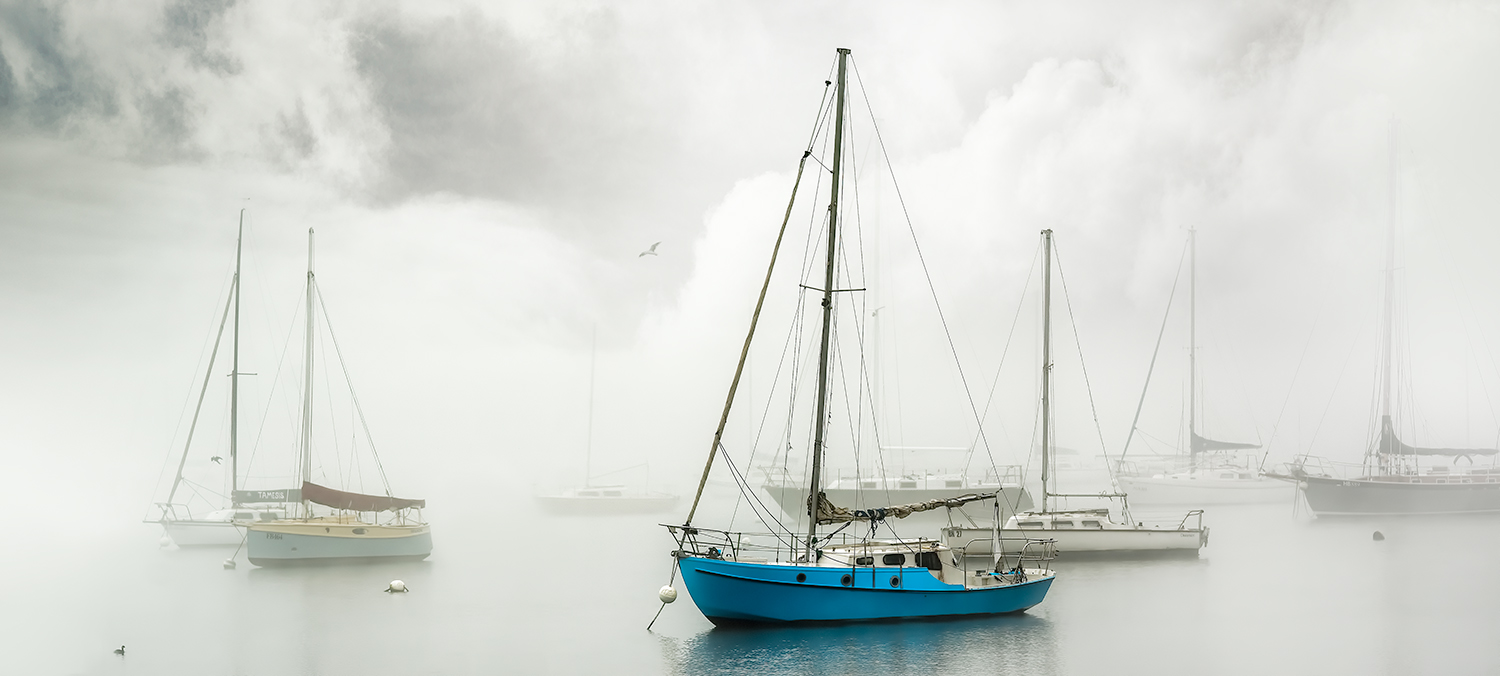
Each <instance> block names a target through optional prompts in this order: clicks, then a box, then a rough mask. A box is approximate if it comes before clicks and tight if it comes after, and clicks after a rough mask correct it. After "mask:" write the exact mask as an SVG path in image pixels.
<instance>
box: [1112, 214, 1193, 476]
mask: <svg viewBox="0 0 1500 676" xmlns="http://www.w3.org/2000/svg"><path fill="white" fill-rule="evenodd" d="M1187 252H1188V245H1187V244H1186V243H1184V244H1183V245H1182V256H1181V257H1180V258H1178V259H1177V274H1176V276H1174V277H1172V290H1171V292H1169V293H1168V294H1167V310H1166V312H1163V313H1162V316H1161V330H1159V331H1157V332H1156V347H1154V348H1152V349H1151V364H1150V365H1149V366H1147V367H1146V382H1145V383H1144V384H1142V385H1141V399H1140V401H1139V402H1137V403H1136V405H1135V418H1134V419H1132V420H1131V421H1130V433H1129V434H1127V435H1126V436H1125V445H1124V446H1123V447H1121V448H1120V462H1124V461H1125V454H1126V453H1129V452H1130V440H1131V439H1133V438H1135V433H1136V432H1137V429H1136V428H1137V427H1139V426H1140V422H1141V409H1142V408H1145V406H1146V392H1147V391H1148V390H1149V389H1150V388H1151V373H1152V372H1153V371H1155V370H1156V357H1157V356H1158V355H1159V354H1160V353H1161V339H1162V336H1165V335H1167V319H1168V318H1169V317H1171V316H1172V299H1173V298H1175V297H1176V296H1177V282H1179V281H1182V262H1183V261H1184V260H1187ZM1106 464H1107V463H1106Z"/></svg>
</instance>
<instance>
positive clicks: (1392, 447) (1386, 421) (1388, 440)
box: [1376, 416, 1497, 456]
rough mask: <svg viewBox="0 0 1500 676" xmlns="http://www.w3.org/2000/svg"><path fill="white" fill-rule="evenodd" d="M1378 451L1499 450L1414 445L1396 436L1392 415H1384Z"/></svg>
mask: <svg viewBox="0 0 1500 676" xmlns="http://www.w3.org/2000/svg"><path fill="white" fill-rule="evenodd" d="M1376 452H1377V453H1380V454H1381V455H1451V456H1460V455H1494V454H1495V453H1496V452H1497V451H1496V449H1493V448H1422V447H1419V446H1412V445H1410V444H1407V443H1406V442H1403V441H1401V440H1400V439H1398V438H1397V437H1396V428H1395V426H1394V425H1392V424H1391V417H1390V416H1382V418H1381V421H1380V445H1379V446H1377V447H1376Z"/></svg>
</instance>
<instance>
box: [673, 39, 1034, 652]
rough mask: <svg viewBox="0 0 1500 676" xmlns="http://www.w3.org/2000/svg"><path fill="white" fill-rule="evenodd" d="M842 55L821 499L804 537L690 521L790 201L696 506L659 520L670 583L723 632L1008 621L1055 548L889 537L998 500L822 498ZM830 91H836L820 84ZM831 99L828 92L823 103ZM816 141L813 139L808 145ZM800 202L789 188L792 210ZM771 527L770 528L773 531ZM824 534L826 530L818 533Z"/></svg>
mask: <svg viewBox="0 0 1500 676" xmlns="http://www.w3.org/2000/svg"><path fill="white" fill-rule="evenodd" d="M849 56H850V51H849V50H848V49H839V50H838V65H837V72H838V75H837V81H836V82H837V87H836V89H835V90H834V102H833V108H831V109H829V108H820V111H819V119H820V120H822V119H823V118H824V115H825V114H826V113H829V112H831V113H832V115H831V117H832V122H833V138H832V141H833V151H832V157H831V161H830V162H829V163H827V164H825V163H824V162H823V160H821V159H818V158H814V161H815V162H817V163H818V164H819V165H820V166H822V167H824V168H826V169H827V170H828V171H829V172H830V173H831V174H832V184H831V187H830V195H831V196H830V198H829V203H828V212H827V217H826V219H825V220H824V221H823V226H824V229H825V230H826V231H827V240H826V261H825V269H824V276H823V280H822V281H823V284H822V288H821V289H817V288H812V287H810V286H805V285H804V286H805V288H807V289H809V290H811V291H813V292H818V293H820V294H821V296H822V309H821V344H820V348H819V357H818V372H817V382H818V385H817V400H816V405H815V408H816V412H815V413H814V415H813V417H812V423H811V427H812V437H813V439H812V447H811V453H810V458H809V460H810V468H811V472H810V474H811V475H810V476H809V477H808V479H809V482H808V485H809V486H810V488H809V492H808V495H809V496H816V498H815V499H809V500H808V501H807V512H806V516H807V530H806V531H805V533H793V531H792V529H791V528H788V527H786V526H784V525H782V524H780V523H779V522H778V523H776V524H775V525H774V526H772V530H774V531H777V532H774V533H765V534H752V533H741V532H732V531H727V530H714V529H708V528H701V527H698V526H694V525H693V517H694V516H695V515H696V514H697V510H698V507H699V504H700V500H701V499H702V497H703V490H704V487H705V486H706V485H707V483H708V476H709V472H710V470H711V469H712V468H713V464H714V460H715V458H716V457H717V455H718V451H719V449H720V448H721V447H722V440H723V436H724V428H725V425H726V424H727V422H728V420H729V413H730V409H731V407H732V406H733V403H734V396H735V391H736V390H737V388H738V387H739V383H740V378H741V376H742V375H743V373H744V369H745V362H746V357H747V355H748V354H749V349H750V345H751V341H752V339H753V338H754V335H755V327H756V324H757V323H758V321H759V318H760V313H761V309H762V308H763V307H764V303H765V298H766V291H767V289H768V288H769V286H770V282H771V275H772V272H773V271H774V269H775V264H776V254H777V252H779V251H780V249H781V243H782V239H783V237H784V236H785V234H786V226H787V222H788V221H789V220H790V217H791V213H792V205H788V207H787V211H786V217H785V218H784V219H783V221H782V225H781V231H780V234H778V236H777V240H776V244H775V247H774V248H773V251H772V255H771V263H770V266H769V268H768V270H767V271H766V280H765V284H764V285H762V287H761V291H760V297H759V300H758V301H757V303H756V307H755V312H754V315H753V316H752V318H751V321H750V329H749V334H748V335H747V336H746V337H745V344H744V348H743V349H742V350H741V353H740V361H739V365H738V366H737V367H736V369H735V374H734V379H733V380H732V381H731V384H730V387H729V396H728V398H727V400H726V401H725V404H724V410H723V414H722V415H721V417H720V419H719V426H718V429H717V431H716V432H715V433H714V439H713V445H712V447H711V448H710V451H709V455H708V461H707V464H706V465H705V466H704V469H703V476H702V479H701V480H700V481H699V484H698V491H697V494H696V495H695V496H694V498H693V505H692V508H691V509H690V510H689V512H688V515H687V518H686V519H685V520H684V521H683V522H682V523H681V524H663V525H665V526H666V528H667V530H668V532H669V533H670V534H671V535H672V539H673V541H674V543H675V545H676V546H675V548H674V549H673V551H672V556H673V558H674V561H675V565H674V568H673V578H674V581H675V577H676V574H677V573H679V572H680V573H681V575H682V580H683V584H684V585H685V586H686V587H687V590H688V592H689V594H690V595H691V597H692V599H693V602H694V603H695V604H696V605H697V606H698V609H699V610H700V611H702V612H703V614H704V616H706V617H707V618H708V619H709V620H710V621H712V622H713V623H715V624H718V625H723V624H736V623H791V622H847V621H862V620H897V619H908V618H931V617H946V616H974V615H994V614H1002V613H1015V612H1021V611H1025V610H1026V609H1028V608H1031V607H1033V606H1035V605H1036V604H1038V603H1041V602H1042V599H1043V598H1045V597H1046V595H1047V590H1048V589H1049V588H1050V587H1051V585H1052V580H1053V572H1052V571H1051V569H1050V560H1051V558H1052V555H1053V552H1054V548H1053V543H1052V542H1051V541H1050V540H1025V541H1023V542H1020V543H1016V544H1014V545H1012V546H1009V547H1005V548H1002V547H1000V546H997V545H998V542H997V541H998V539H999V532H998V531H992V532H991V533H989V534H988V536H987V537H986V536H981V537H980V539H982V540H983V548H977V547H975V548H973V549H976V550H980V551H984V552H1001V551H1010V552H1011V553H1009V554H1002V555H1000V556H999V557H997V558H989V559H984V560H982V562H981V564H972V563H971V561H973V558H972V557H970V556H968V555H967V554H968V553H969V551H970V545H972V544H974V543H966V542H948V543H943V542H939V541H937V540H933V539H926V538H902V537H895V536H894V529H893V528H890V527H889V526H888V523H887V522H888V521H889V520H892V519H899V518H902V517H905V516H908V515H910V514H914V513H918V512H924V511H929V510H935V509H950V510H951V509H955V508H957V507H960V506H962V505H965V504H969V503H976V502H989V503H991V504H992V505H993V506H994V509H995V510H996V517H997V518H996V521H997V522H998V520H999V519H998V516H999V514H998V510H999V503H998V501H997V495H998V492H991V493H968V494H964V495H959V496H954V497H947V498H937V499H930V500H927V501H924V502H918V503H912V504H903V505H894V506H891V507H884V508H876V509H863V510H849V509H845V508H842V507H838V506H836V505H834V504H832V503H831V502H830V501H829V500H828V497H827V496H826V495H825V494H824V493H823V491H822V490H821V488H822V486H823V483H822V476H821V473H822V468H823V456H824V453H825V450H826V443H825V441H826V433H827V431H828V427H829V408H828V407H829V401H830V396H829V395H830V392H829V387H830V372H831V369H832V368H833V365H832V364H831V363H830V343H831V333H832V328H833V326H834V322H833V309H834V294H835V293H839V292H844V291H859V290H862V289H839V288H837V286H838V282H840V281H844V282H848V281H849V280H847V279H845V280H840V279H839V275H838V272H839V270H840V263H844V267H843V268H842V269H844V270H848V269H849V265H848V263H847V262H845V261H841V260H840V257H839V256H840V252H841V251H842V249H841V242H840V239H839V232H840V224H841V222H840V220H839V198H840V196H841V195H842V194H843V184H842V179H843V173H844V157H843V156H844V145H845V144H844V141H845V139H844V133H845V132H844V127H845V111H846V105H845V97H846V90H847V74H848V65H849ZM831 84H833V83H832V82H828V83H825V85H831ZM825 92H826V89H825ZM827 103H828V101H827V94H826V93H825V95H824V105H825V106H826V105H827ZM820 126H821V125H820ZM816 137H817V134H816V133H815V134H814V138H816ZM813 154H814V152H813V141H809V144H808V147H807V149H806V150H805V151H804V153H803V155H802V160H801V163H800V165H799V166H798V170H797V179H796V183H797V184H798V185H800V183H801V180H802V175H803V169H804V168H805V167H806V165H807V160H808V158H809V157H810V156H813ZM796 194H797V189H796V186H794V187H793V189H792V199H793V202H794V203H795V199H796ZM809 255H811V254H809ZM726 461H727V457H726ZM731 469H732V466H731ZM736 476H737V477H738V479H737V481H738V483H739V487H740V490H741V491H742V492H745V493H746V494H747V496H750V497H751V498H752V499H753V495H752V493H753V490H752V488H751V487H750V486H749V485H748V483H747V482H745V481H744V480H743V477H742V476H739V475H738V472H736ZM855 524H868V526H869V535H867V536H866V537H864V538H859V537H855V536H854V535H850V534H845V531H846V530H847V531H849V532H850V533H853V532H855V531H856V530H858V529H857V528H854V529H851V528H849V526H851V525H855ZM767 525H768V526H771V524H770V523H768V524H767ZM883 525H885V526H887V530H890V531H891V532H892V534H893V536H892V537H889V538H885V539H876V538H875V537H874V534H875V533H876V532H877V530H878V529H879V528H880V527H881V526H883ZM834 526H837V527H836V528H834V529H833V530H832V531H831V532H828V531H827V530H826V529H827V528H831V527H834ZM820 528H824V529H825V530H822V531H820ZM676 597H677V591H676V589H674V588H673V587H672V586H671V584H670V583H669V584H668V585H667V586H665V587H663V588H662V589H661V591H660V598H661V601H662V604H663V607H665V604H667V603H671V602H672V601H674V600H675V599H676ZM659 614H660V613H658V615H659ZM653 622H654V620H653Z"/></svg>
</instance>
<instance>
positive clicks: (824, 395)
mask: <svg viewBox="0 0 1500 676" xmlns="http://www.w3.org/2000/svg"><path fill="white" fill-rule="evenodd" d="M848 62H849V50H848V49H843V48H840V49H839V75H838V90H837V93H836V95H835V100H836V103H835V104H834V105H835V106H836V107H835V108H834V114H833V169H832V172H833V183H832V186H831V192H830V196H829V198H828V257H827V261H828V262H827V268H826V270H825V272H824V273H823V342H822V346H821V347H820V348H819V350H818V407H817V417H816V418H814V419H813V447H812V477H811V480H812V483H811V486H812V487H811V488H810V489H809V491H808V493H807V495H808V500H807V514H808V519H807V549H806V558H807V562H808V563H813V556H814V554H813V545H814V542H815V541H816V538H817V536H818V506H819V505H820V504H821V503H822V499H823V493H822V490H821V489H822V480H823V479H822V470H823V434H824V428H826V427H827V421H826V420H825V419H824V418H825V416H826V415H827V406H828V339H829V334H830V331H831V329H832V328H833V325H832V320H833V291H834V289H833V273H834V265H835V263H836V258H835V254H836V253H837V251H838V224H839V189H840V188H841V187H842V184H841V183H840V179H841V174H840V171H841V169H842V168H843V162H842V160H843V158H844V89H845V86H846V84H847V83H846V76H847V68H848Z"/></svg>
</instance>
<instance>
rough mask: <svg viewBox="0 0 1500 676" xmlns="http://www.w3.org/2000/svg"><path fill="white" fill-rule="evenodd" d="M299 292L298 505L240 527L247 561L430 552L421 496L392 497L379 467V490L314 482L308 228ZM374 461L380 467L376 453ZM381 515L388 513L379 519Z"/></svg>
mask: <svg viewBox="0 0 1500 676" xmlns="http://www.w3.org/2000/svg"><path fill="white" fill-rule="evenodd" d="M305 297H306V299H307V315H306V343H305V345H304V346H303V348H304V350H305V352H304V356H303V369H304V370H303V390H302V425H301V426H302V439H301V444H300V447H299V450H298V460H299V462H298V465H299V467H298V470H297V478H298V479H299V483H300V488H299V489H297V490H296V491H295V493H296V500H298V501H299V503H298V504H297V505H296V510H295V513H294V514H292V515H290V516H288V517H287V518H283V519H278V520H275V521H262V522H256V523H253V524H250V525H249V526H248V527H247V528H246V530H247V531H248V534H247V537H246V543H247V550H248V554H249V559H250V563H252V564H255V565H257V566H275V565H291V564H306V563H346V562H363V561H393V560H421V559H425V558H427V556H428V555H430V554H431V553H432V530H431V528H430V527H429V526H428V525H427V523H426V522H424V521H423V520H422V508H424V507H426V506H427V501H425V500H413V499H407V498H398V497H395V496H394V495H393V494H392V493H391V488H390V482H389V481H388V480H387V479H386V475H385V470H384V469H383V468H382V469H381V470H380V480H381V482H382V483H383V484H384V488H385V495H366V494H361V493H352V492H348V491H342V490H337V489H333V488H329V487H326V486H321V485H318V484H316V483H313V482H312V478H313V465H312V456H313V373H314V370H313V361H314V352H313V339H314V336H315V334H316V326H317V324H316V321H315V315H314V312H313V310H314V306H315V305H317V306H321V300H322V296H321V294H320V292H319V290H318V284H317V278H316V276H315V275H314V274H313V231H312V229H310V228H309V229H308V231H307V289H306V291H305ZM315 301H316V302H315ZM325 315H326V312H325ZM325 319H326V317H325ZM329 334H330V338H332V342H333V345H334V349H335V351H337V350H338V340H337V338H333V336H332V331H331V330H330V331H329ZM341 359H342V358H341ZM345 373H346V374H347V369H346V370H345ZM350 391H351V400H352V405H353V408H354V411H355V412H356V413H357V414H358V419H359V421H360V423H361V425H363V426H364V428H365V430H364V431H365V435H366V437H367V439H368V437H369V426H368V425H365V424H364V411H363V410H361V409H360V407H359V400H358V398H355V397H353V396H352V391H353V387H352V385H351V386H350ZM370 453H371V454H372V455H373V454H375V448H374V444H373V443H371V444H370ZM376 461H377V466H379V459H378V457H377V458H376ZM290 492H291V491H289V493H290ZM313 505H319V506H321V507H322V509H319V508H315V507H314V506H313ZM387 512H389V513H390V514H389V516H385V517H382V515H383V514H385V513H387Z"/></svg>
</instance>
